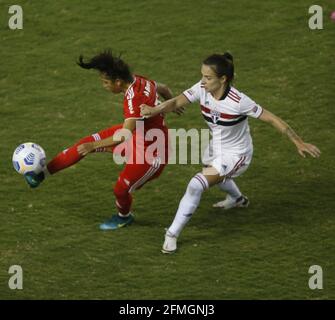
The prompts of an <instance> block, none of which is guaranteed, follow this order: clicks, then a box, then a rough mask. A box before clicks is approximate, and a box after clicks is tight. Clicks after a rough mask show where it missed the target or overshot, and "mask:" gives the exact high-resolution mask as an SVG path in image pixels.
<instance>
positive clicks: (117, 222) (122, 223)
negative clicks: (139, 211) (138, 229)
mask: <svg viewBox="0 0 335 320" xmlns="http://www.w3.org/2000/svg"><path fill="white" fill-rule="evenodd" d="M133 221H134V216H133V215H132V214H130V215H129V216H128V217H120V216H119V215H118V214H116V215H114V216H112V217H111V218H110V219H108V220H106V221H105V222H104V223H102V224H101V225H100V229H101V230H116V229H120V228H123V227H126V226H128V225H130V224H131V223H132V222H133Z"/></svg>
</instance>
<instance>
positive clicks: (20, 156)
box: [12, 142, 45, 174]
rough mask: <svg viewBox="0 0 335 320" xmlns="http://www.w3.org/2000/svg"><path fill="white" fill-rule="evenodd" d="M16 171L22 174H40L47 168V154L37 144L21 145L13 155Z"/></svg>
mask: <svg viewBox="0 0 335 320" xmlns="http://www.w3.org/2000/svg"><path fill="white" fill-rule="evenodd" d="M12 160H13V166H14V169H15V170H16V171H17V172H18V173H20V174H26V173H28V172H34V173H37V174H38V173H40V172H41V171H42V170H43V168H44V167H45V152H44V150H43V148H42V147H41V146H39V145H38V144H36V143H32V142H27V143H22V144H20V145H19V146H18V147H17V148H16V149H15V151H14V154H13V159H12Z"/></svg>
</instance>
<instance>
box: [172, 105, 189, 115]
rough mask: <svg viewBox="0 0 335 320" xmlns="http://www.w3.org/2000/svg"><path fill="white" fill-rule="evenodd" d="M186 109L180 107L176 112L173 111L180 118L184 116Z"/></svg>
mask: <svg viewBox="0 0 335 320" xmlns="http://www.w3.org/2000/svg"><path fill="white" fill-rule="evenodd" d="M185 110H186V108H185V107H180V108H177V109H176V110H175V111H173V112H174V113H176V114H177V115H178V116H181V115H182V114H184V112H185Z"/></svg>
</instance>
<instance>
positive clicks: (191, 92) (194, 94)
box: [183, 81, 201, 103]
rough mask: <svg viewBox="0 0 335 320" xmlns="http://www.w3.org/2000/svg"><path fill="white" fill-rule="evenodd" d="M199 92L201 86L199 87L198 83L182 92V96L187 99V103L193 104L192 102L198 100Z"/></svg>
mask: <svg viewBox="0 0 335 320" xmlns="http://www.w3.org/2000/svg"><path fill="white" fill-rule="evenodd" d="M200 91H201V86H200V81H199V82H198V83H196V84H195V85H194V86H193V87H191V88H189V89H187V90H185V91H184V92H183V95H184V96H185V97H186V98H187V100H188V101H190V102H191V103H193V102H196V101H199V100H200Z"/></svg>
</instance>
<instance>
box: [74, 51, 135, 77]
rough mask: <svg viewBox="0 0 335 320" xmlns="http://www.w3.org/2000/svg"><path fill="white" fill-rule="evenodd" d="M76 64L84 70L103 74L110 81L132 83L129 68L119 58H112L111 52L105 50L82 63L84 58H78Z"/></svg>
mask: <svg viewBox="0 0 335 320" xmlns="http://www.w3.org/2000/svg"><path fill="white" fill-rule="evenodd" d="M77 64H78V65H79V66H80V67H82V68H84V69H95V70H98V71H100V72H101V73H104V74H105V75H106V76H107V77H108V78H110V79H111V80H115V79H117V78H118V79H122V80H124V81H127V82H132V81H133V77H132V74H131V72H130V69H129V66H128V65H127V64H126V63H125V62H124V61H123V60H122V59H121V57H120V56H119V57H116V56H113V53H112V51H111V50H105V51H103V52H101V53H99V54H97V55H96V56H94V57H93V58H91V59H90V60H88V61H87V62H84V57H83V56H82V55H80V56H79V60H78V62H77Z"/></svg>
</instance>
